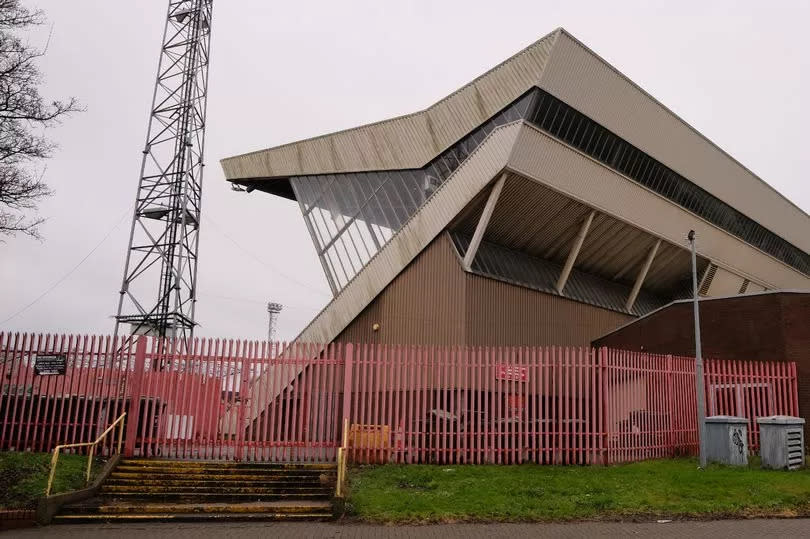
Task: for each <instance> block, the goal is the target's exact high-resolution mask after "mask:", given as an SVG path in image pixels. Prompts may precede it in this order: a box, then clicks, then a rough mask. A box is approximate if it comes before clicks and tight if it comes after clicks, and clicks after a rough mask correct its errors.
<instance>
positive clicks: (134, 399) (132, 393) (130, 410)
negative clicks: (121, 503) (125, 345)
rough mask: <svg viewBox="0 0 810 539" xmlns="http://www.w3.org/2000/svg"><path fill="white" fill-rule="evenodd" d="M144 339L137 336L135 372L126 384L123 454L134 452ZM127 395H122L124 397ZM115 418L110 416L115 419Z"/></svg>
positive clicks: (142, 368)
mask: <svg viewBox="0 0 810 539" xmlns="http://www.w3.org/2000/svg"><path fill="white" fill-rule="evenodd" d="M146 340H147V338H146V337H144V336H141V337H138V340H137V341H136V343H135V372H134V373H133V374H132V384H127V389H128V391H127V393H129V406H128V407H127V418H126V425H127V434H126V443H125V444H124V455H125V456H127V457H131V456H132V455H133V454H134V452H135V438H136V437H137V435H138V419H139V416H140V405H141V382H142V381H143V375H144V371H145V370H146ZM126 397H127V395H126V394H124V395H122V398H123V399H126ZM115 419H116V418H114V417H113V418H111V420H112V421H115Z"/></svg>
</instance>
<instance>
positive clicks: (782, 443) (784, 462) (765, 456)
mask: <svg viewBox="0 0 810 539" xmlns="http://www.w3.org/2000/svg"><path fill="white" fill-rule="evenodd" d="M757 424H758V425H759V454H760V456H761V457H762V467H763V468H771V469H774V470H798V469H799V468H801V467H803V466H804V418H801V417H792V416H789V415H772V416H770V417H760V418H759V419H757Z"/></svg>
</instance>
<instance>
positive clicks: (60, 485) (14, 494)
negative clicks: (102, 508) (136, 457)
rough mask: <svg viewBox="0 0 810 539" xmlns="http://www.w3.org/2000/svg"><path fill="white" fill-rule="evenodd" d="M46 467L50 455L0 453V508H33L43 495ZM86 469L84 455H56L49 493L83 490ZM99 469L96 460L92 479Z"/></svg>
mask: <svg viewBox="0 0 810 539" xmlns="http://www.w3.org/2000/svg"><path fill="white" fill-rule="evenodd" d="M50 465H51V453H23V452H6V453H0V508H8V509H33V508H35V507H36V504H37V499H38V498H40V497H42V496H43V495H44V494H45V486H46V485H47V484H48V473H49V472H50ZM86 466H87V457H86V456H81V455H60V456H59V463H58V465H57V466H56V476H55V477H54V481H53V489H52V490H51V493H52V494H56V493H58V492H67V491H70V490H77V489H80V488H84V487H85V481H84V478H85V475H84V474H85V472H86ZM100 469H101V467H100V466H99V461H98V460H96V461H95V462H94V463H93V469H92V471H91V474H92V476H95V473H96V472H98V470H100ZM91 479H92V477H91Z"/></svg>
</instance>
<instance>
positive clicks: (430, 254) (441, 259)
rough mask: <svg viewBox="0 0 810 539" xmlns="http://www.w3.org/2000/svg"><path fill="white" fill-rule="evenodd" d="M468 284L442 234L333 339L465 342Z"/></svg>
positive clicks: (345, 340)
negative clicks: (465, 287) (466, 285)
mask: <svg viewBox="0 0 810 539" xmlns="http://www.w3.org/2000/svg"><path fill="white" fill-rule="evenodd" d="M464 284H465V275H464V272H463V271H462V269H461V266H460V264H459V261H458V257H457V256H456V254H455V251H454V249H453V247H452V246H451V245H450V239H449V238H448V237H447V235H446V234H442V235H440V236H439V237H438V238H436V239H435V240H433V243H431V244H430V246H428V247H427V248H426V249H425V250H424V251H422V253H421V254H420V255H419V256H418V257H417V258H416V260H414V261H413V262H412V263H411V264H410V265H409V266H408V267H407V268H405V270H403V271H402V273H400V274H399V275H398V276H397V278H396V279H394V280H393V281H392V282H391V284H389V285H388V286H387V287H386V288H385V290H384V291H383V292H382V293H381V294H380V295H379V296H377V297H376V298H375V299H374V301H373V302H372V303H371V304H370V305H369V306H368V307H366V309H365V310H363V312H362V313H360V315H359V316H358V317H357V318H355V319H354V320H353V321H352V323H351V324H350V325H349V326H348V327H347V328H346V329H345V330H344V331H343V332H342V333H341V334H340V335H339V336H338V337H337V339H335V340H336V341H338V342H363V343H385V344H416V343H426V344H448V345H449V344H460V343H463V342H464V328H465V325H464V314H465V310H464V302H465V293H464ZM375 325H376V326H375ZM375 327H376V328H377V329H375Z"/></svg>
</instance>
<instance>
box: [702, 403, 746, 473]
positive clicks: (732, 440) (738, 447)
mask: <svg viewBox="0 0 810 539" xmlns="http://www.w3.org/2000/svg"><path fill="white" fill-rule="evenodd" d="M706 458H707V460H708V461H709V462H719V463H721V464H728V465H729V466H747V465H748V419H746V418H744V417H734V416H729V415H715V416H711V417H707V418H706Z"/></svg>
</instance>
